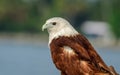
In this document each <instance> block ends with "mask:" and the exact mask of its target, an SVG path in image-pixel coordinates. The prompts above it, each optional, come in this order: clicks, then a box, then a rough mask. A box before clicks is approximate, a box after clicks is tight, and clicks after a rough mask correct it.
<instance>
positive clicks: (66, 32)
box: [49, 26, 79, 44]
mask: <svg viewBox="0 0 120 75" xmlns="http://www.w3.org/2000/svg"><path fill="white" fill-rule="evenodd" d="M76 34H79V33H78V32H77V31H76V30H75V29H74V28H73V27H72V26H69V27H64V28H62V29H61V30H60V31H50V32H49V44H50V43H51V41H52V40H53V39H56V38H58V37H59V36H68V37H69V36H74V35H76Z"/></svg>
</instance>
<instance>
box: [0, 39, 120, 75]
mask: <svg viewBox="0 0 120 75" xmlns="http://www.w3.org/2000/svg"><path fill="white" fill-rule="evenodd" d="M97 50H98V52H99V54H100V55H101V56H102V58H103V59H104V61H105V62H106V63H107V64H108V65H111V64H112V65H113V66H114V67H115V69H116V70H117V71H118V72H119V73H120V49H119V48H116V50H113V49H110V48H109V50H107V49H105V48H103V49H102V48H97ZM0 75H60V73H59V71H58V70H57V69H56V68H55V66H54V64H53V63H52V60H51V58H50V51H49V48H48V47H47V44H45V45H39V44H33V43H32V42H31V43H18V42H15V41H13V40H0Z"/></svg>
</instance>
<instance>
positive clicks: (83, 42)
mask: <svg viewBox="0 0 120 75" xmlns="http://www.w3.org/2000/svg"><path fill="white" fill-rule="evenodd" d="M44 29H47V31H48V33H49V46H50V50H51V56H52V59H53V62H54V64H55V66H56V67H57V69H59V70H60V71H61V75H117V74H116V73H115V72H114V71H113V70H111V69H110V68H109V67H108V66H107V65H106V64H105V63H104V61H103V60H102V58H101V57H100V56H99V54H98V53H97V52H96V51H95V49H94V48H93V46H92V45H91V44H90V43H89V41H88V40H87V39H86V38H85V37H84V36H83V35H82V34H80V33H78V32H77V31H76V30H75V29H74V28H73V27H72V25H71V24H70V23H69V22H68V21H67V20H66V19H64V18H61V17H53V18H50V19H48V20H47V21H46V23H45V24H44V25H43V27H42V30H44Z"/></svg>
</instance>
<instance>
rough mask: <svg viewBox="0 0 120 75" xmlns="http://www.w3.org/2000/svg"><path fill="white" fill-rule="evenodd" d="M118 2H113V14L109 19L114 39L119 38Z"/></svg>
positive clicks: (117, 0)
mask: <svg viewBox="0 0 120 75" xmlns="http://www.w3.org/2000/svg"><path fill="white" fill-rule="evenodd" d="M119 3H120V1H119V0H115V1H114V7H113V12H112V14H111V17H110V23H111V28H112V30H113V32H114V34H115V36H116V39H119V38H120V5H119Z"/></svg>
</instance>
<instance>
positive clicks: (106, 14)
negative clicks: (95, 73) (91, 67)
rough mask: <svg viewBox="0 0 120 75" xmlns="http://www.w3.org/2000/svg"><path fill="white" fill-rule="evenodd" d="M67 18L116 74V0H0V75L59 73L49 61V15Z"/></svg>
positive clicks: (119, 38) (119, 31) (119, 11)
mask: <svg viewBox="0 0 120 75" xmlns="http://www.w3.org/2000/svg"><path fill="white" fill-rule="evenodd" d="M54 16H60V17H63V18H65V19H67V20H68V21H69V22H70V23H71V24H72V25H73V26H74V28H76V29H77V30H78V31H79V32H80V33H81V34H83V35H84V36H86V37H87V38H88V39H89V41H90V42H91V43H92V45H93V46H94V47H95V49H96V50H97V52H98V53H99V54H100V56H101V57H102V58H103V60H104V61H105V62H106V64H107V65H109V66H110V65H113V66H114V67H115V69H116V71H117V72H118V73H120V63H119V62H120V59H119V58H120V21H119V20H120V0H59V1H58V0H0V75H8V74H9V75H50V74H52V75H60V72H59V71H58V70H57V69H56V68H55V66H54V64H53V63H52V60H51V55H50V50H49V47H48V43H47V42H48V34H47V31H45V32H42V31H41V27H42V25H43V24H44V23H45V21H46V20H47V19H49V18H51V17H54Z"/></svg>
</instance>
